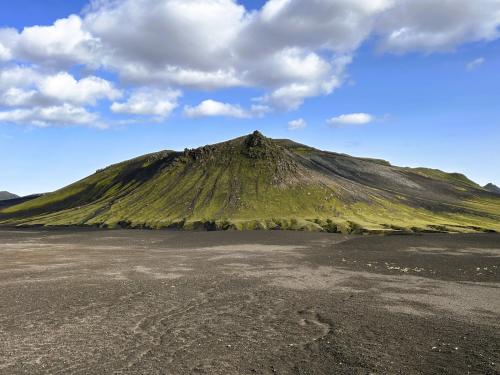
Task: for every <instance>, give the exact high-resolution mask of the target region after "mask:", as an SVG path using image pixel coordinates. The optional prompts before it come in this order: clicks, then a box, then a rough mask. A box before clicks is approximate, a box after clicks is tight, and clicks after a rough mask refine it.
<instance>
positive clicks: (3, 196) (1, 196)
mask: <svg viewBox="0 0 500 375" xmlns="http://www.w3.org/2000/svg"><path fill="white" fill-rule="evenodd" d="M15 198H19V195H16V194H12V193H10V192H8V191H0V201H6V200H9V199H15Z"/></svg>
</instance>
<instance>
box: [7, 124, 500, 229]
mask: <svg viewBox="0 0 500 375" xmlns="http://www.w3.org/2000/svg"><path fill="white" fill-rule="evenodd" d="M0 224H2V225H22V226H33V225H46V226H69V225H85V226H99V227H106V228H115V227H127V228H128V227H132V228H183V229H296V230H325V231H331V232H345V233H361V232H375V233H378V232H387V231H414V232H418V231H459V232H468V231H500V197H499V196H498V195H496V194H493V193H490V192H487V191H485V190H484V189H483V188H482V187H481V186H479V185H477V184H476V183H474V182H472V181H471V180H469V179H468V178H467V177H465V176H464V175H462V174H458V173H445V172H442V171H440V170H436V169H427V168H402V167H396V166H393V165H391V164H390V163H389V162H386V161H384V160H378V159H367V158H359V157H352V156H349V155H344V154H339V153H335V152H328V151H321V150H317V149H314V148H312V147H308V146H305V145H302V144H299V143H295V142H293V141H290V140H282V139H270V138H266V137H264V136H263V135H262V134H261V133H259V132H254V133H253V134H250V135H248V136H244V137H240V138H236V139H233V140H230V141H227V142H222V143H219V144H215V145H209V146H204V147H200V148H197V149H191V150H188V149H186V150H184V152H176V151H161V152H157V153H152V154H148V155H144V156H141V157H137V158H135V159H132V160H128V161H125V162H122V163H118V164H114V165H111V166H109V167H107V168H104V169H101V170H98V171H97V172H96V173H95V174H93V175H91V176H89V177H87V178H84V179H83V180H81V181H78V182H75V183H74V184H72V185H69V186H67V187H65V188H63V189H61V190H58V191H56V192H53V193H49V194H46V195H43V196H41V197H39V198H36V199H33V200H30V201H28V202H24V203H21V204H18V205H14V206H11V207H7V208H4V209H0Z"/></svg>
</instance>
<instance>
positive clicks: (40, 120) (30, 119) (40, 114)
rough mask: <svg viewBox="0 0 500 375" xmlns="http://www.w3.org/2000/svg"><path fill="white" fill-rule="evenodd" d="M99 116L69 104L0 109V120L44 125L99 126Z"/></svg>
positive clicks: (38, 125)
mask: <svg viewBox="0 0 500 375" xmlns="http://www.w3.org/2000/svg"><path fill="white" fill-rule="evenodd" d="M98 119H99V116H98V115H97V114H95V113H90V112H88V111H87V110H86V109H85V108H83V107H76V106H72V105H70V104H64V105H61V106H50V107H36V108H30V109H14V110H10V111H0V121H2V122H8V123H15V124H23V125H32V126H37V127H46V126H49V125H53V124H56V125H91V126H97V127H101V126H102V124H101V123H100V122H99V121H98Z"/></svg>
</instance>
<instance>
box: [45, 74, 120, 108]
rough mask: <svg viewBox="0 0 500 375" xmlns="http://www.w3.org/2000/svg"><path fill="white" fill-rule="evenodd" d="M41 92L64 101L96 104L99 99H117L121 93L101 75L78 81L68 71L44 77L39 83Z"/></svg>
mask: <svg viewBox="0 0 500 375" xmlns="http://www.w3.org/2000/svg"><path fill="white" fill-rule="evenodd" d="M38 88H39V91H40V94H42V95H44V96H47V97H49V98H54V99H57V100H60V101H63V102H71V103H77V104H95V102H96V101H97V100H99V99H104V98H106V99H110V100H113V99H116V98H118V97H119V96H120V95H121V93H120V91H118V90H116V89H115V88H114V87H113V84H112V83H111V82H109V81H106V80H104V79H102V78H99V77H94V76H91V77H86V78H83V79H81V80H79V81H77V80H76V79H75V78H74V77H73V76H71V75H70V74H68V73H66V72H61V73H59V74H56V75H52V76H48V77H44V78H43V79H42V80H41V81H40V83H39V84H38Z"/></svg>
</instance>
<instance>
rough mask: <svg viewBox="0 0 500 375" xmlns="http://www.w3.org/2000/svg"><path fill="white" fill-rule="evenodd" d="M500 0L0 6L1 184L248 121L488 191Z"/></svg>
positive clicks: (42, 181)
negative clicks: (456, 176)
mask: <svg viewBox="0 0 500 375" xmlns="http://www.w3.org/2000/svg"><path fill="white" fill-rule="evenodd" d="M499 98H500V0H476V1H474V2H471V1H470V0H443V1H439V2H437V1H435V0H418V1H417V0H308V1H300V0H268V1H265V0H260V1H233V0H121V1H116V0H95V1H84V0H72V1H67V0H44V1H43V2H41V1H38V0H16V1H15V2H10V1H3V2H0V171H1V173H0V190H7V191H11V192H13V193H16V194H19V195H27V194H32V193H41V192H49V191H53V190H56V189H59V188H61V187H63V186H66V185H67V184H70V183H72V182H74V181H76V180H78V179H81V178H83V177H85V176H87V175H89V174H91V173H93V172H95V170H97V169H99V168H102V167H104V166H107V165H110V164H112V163H116V162H119V161H123V160H126V159H129V158H132V157H135V156H138V155H142V154H145V153H149V152H154V151H159V150H165V149H174V150H183V149H184V148H193V147H198V146H202V145H205V144H210V143H215V142H219V141H223V140H227V139H231V138H235V137H238V136H241V135H243V134H247V133H250V132H252V131H253V130H256V129H257V130H260V131H261V132H262V133H264V134H265V135H266V136H269V137H273V138H290V139H294V140H296V141H298V142H301V143H305V144H308V145H310V146H313V147H316V148H320V149H324V150H329V151H335V152H341V153H347V154H350V155H354V156H363V157H374V158H381V159H386V160H389V161H390V162H391V163H392V164H394V165H399V166H409V167H417V166H425V167H429V168H438V169H442V170H445V171H448V172H461V173H464V174H466V175H467V176H468V177H469V178H471V179H472V180H474V181H476V182H478V183H479V184H481V185H484V184H486V183H488V182H493V183H495V184H497V185H500V157H499V154H500V151H499V150H500V103H499Z"/></svg>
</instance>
